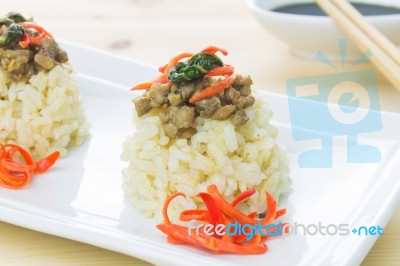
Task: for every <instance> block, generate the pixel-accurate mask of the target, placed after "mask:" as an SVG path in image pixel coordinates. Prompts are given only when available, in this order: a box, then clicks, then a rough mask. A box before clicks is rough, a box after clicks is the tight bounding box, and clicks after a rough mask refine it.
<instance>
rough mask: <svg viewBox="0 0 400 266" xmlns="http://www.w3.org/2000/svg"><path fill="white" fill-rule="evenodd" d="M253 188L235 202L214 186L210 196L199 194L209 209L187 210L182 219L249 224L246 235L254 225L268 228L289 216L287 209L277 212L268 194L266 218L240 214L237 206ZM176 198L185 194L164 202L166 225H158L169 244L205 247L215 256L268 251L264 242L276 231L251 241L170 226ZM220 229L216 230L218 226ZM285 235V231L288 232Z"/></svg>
mask: <svg viewBox="0 0 400 266" xmlns="http://www.w3.org/2000/svg"><path fill="white" fill-rule="evenodd" d="M254 193H255V190H254V189H250V190H247V191H245V192H243V193H241V194H239V195H238V196H237V197H236V198H235V199H234V200H233V201H232V203H229V202H227V201H226V200H225V199H224V198H223V197H222V196H221V194H220V193H219V191H218V189H217V187H216V186H215V185H210V186H209V187H208V188H207V193H205V192H202V193H199V194H198V196H199V197H200V198H201V199H202V201H203V202H204V205H205V206H206V210H185V211H182V212H181V214H180V217H179V218H180V220H181V221H184V222H189V221H192V220H196V221H201V222H207V223H209V224H212V225H214V226H217V225H224V226H226V228H227V226H229V225H232V224H235V223H238V224H240V226H243V228H245V227H244V225H248V226H247V227H246V228H245V229H246V230H245V232H247V233H251V232H250V230H252V228H251V227H250V226H251V225H253V226H254V225H256V224H261V225H263V226H265V227H264V228H268V227H266V226H268V225H269V224H271V223H272V222H274V221H275V220H276V219H277V218H278V217H279V216H282V215H283V214H285V213H286V209H281V210H277V203H276V201H275V199H274V198H273V197H272V195H271V194H270V193H268V192H266V196H267V200H266V201H267V202H266V209H267V211H266V214H265V216H264V218H261V219H256V218H255V217H256V216H257V213H255V212H253V213H250V214H248V215H246V214H245V213H243V212H241V211H239V210H238V209H237V208H236V206H237V205H238V204H239V203H240V202H242V201H244V200H246V199H247V198H249V197H250V196H252V195H253V194H254ZM177 196H185V195H184V194H183V193H182V192H177V193H174V194H172V195H171V196H169V197H168V198H167V199H166V200H165V203H164V207H163V217H164V223H162V224H159V225H157V228H158V229H159V230H161V231H162V232H163V233H165V234H166V235H167V239H168V242H169V243H172V244H189V245H192V246H195V247H200V248H205V249H208V250H211V251H213V252H215V253H234V254H244V255H246V254H247V255H248V254H263V253H265V252H267V249H268V248H267V245H266V244H265V241H266V240H267V238H268V235H272V233H275V232H273V230H274V228H272V229H273V230H272V231H271V230H266V229H264V231H263V232H261V233H262V234H254V235H252V238H251V239H248V238H247V236H248V235H246V234H232V235H231V234H224V235H218V234H213V235H210V234H207V233H206V232H205V231H204V230H205V229H204V227H202V228H200V230H199V229H198V228H196V229H194V228H189V227H186V226H183V225H179V224H174V223H171V221H170V219H169V217H168V213H167V211H168V206H169V204H170V202H171V201H172V200H173V199H174V198H176V197H177ZM215 228H217V227H215ZM285 232H286V231H285Z"/></svg>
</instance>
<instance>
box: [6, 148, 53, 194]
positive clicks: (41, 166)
mask: <svg viewBox="0 0 400 266" xmlns="http://www.w3.org/2000/svg"><path fill="white" fill-rule="evenodd" d="M59 157H60V152H58V151H55V152H53V153H51V154H50V155H49V156H47V157H46V158H44V159H42V160H40V161H38V162H35V161H34V160H33V158H32V156H31V155H30V153H29V152H28V151H26V150H25V149H23V148H21V147H20V146H18V145H15V144H0V186H2V187H5V188H10V189H20V188H23V187H25V186H26V185H28V184H29V182H30V180H31V178H32V176H33V175H34V174H35V173H39V174H41V173H45V172H46V171H47V170H49V168H50V167H52V166H53V165H54V163H55V162H56V161H57V160H58V158H59ZM20 161H22V162H20Z"/></svg>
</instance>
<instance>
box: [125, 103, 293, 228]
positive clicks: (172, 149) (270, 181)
mask: <svg viewBox="0 0 400 266" xmlns="http://www.w3.org/2000/svg"><path fill="white" fill-rule="evenodd" d="M245 111H246V113H247V115H248V117H249V118H250V119H249V121H248V122H247V123H246V124H245V125H243V126H240V127H235V126H233V124H232V123H231V120H230V119H227V120H225V121H218V120H212V119H205V118H203V117H197V118H196V119H195V123H196V130H197V132H196V133H195V134H194V135H193V136H192V137H191V138H190V140H186V139H170V138H169V137H168V136H166V135H165V134H164V130H163V128H162V125H161V121H160V119H159V117H158V115H157V111H156V112H153V111H152V112H150V113H149V114H146V115H144V116H142V117H141V118H137V116H136V114H134V117H135V119H134V120H135V121H134V123H135V125H136V132H135V133H134V134H133V135H132V136H129V137H128V138H127V140H126V141H125V143H124V151H123V153H122V156H121V158H122V159H123V160H124V161H128V162H129V164H128V167H127V168H125V169H124V170H123V176H124V180H123V191H124V194H125V198H126V199H127V201H128V202H129V203H130V204H131V205H132V206H134V207H136V208H138V209H141V210H143V211H144V213H145V215H147V216H153V215H155V216H156V220H158V221H160V220H161V217H160V215H161V209H162V205H163V203H164V200H165V199H166V197H167V196H168V195H170V194H172V193H174V192H176V191H181V192H184V193H185V194H186V195H187V196H189V197H188V199H187V200H186V201H185V200H183V198H181V197H179V199H180V200H176V201H173V202H172V204H171V209H172V211H171V216H172V217H175V218H176V217H177V216H178V213H179V212H180V211H181V210H182V209H183V208H196V205H197V207H199V202H197V197H196V194H197V193H199V192H204V191H206V190H207V186H208V185H210V184H216V185H217V187H218V189H219V190H220V192H221V194H223V195H224V196H225V198H226V199H228V200H232V199H233V198H234V196H236V195H237V194H239V193H240V192H242V191H245V190H247V189H249V188H253V187H254V188H256V190H257V193H256V194H255V195H253V196H252V197H251V198H250V199H249V200H248V201H247V205H244V206H242V208H243V211H246V212H252V211H258V212H262V211H265V191H269V192H270V193H272V194H273V195H274V196H275V198H278V197H279V196H280V195H281V194H282V193H283V192H285V191H286V190H287V189H288V186H289V181H288V176H289V169H288V161H287V158H286V156H285V152H284V150H283V149H282V147H281V146H280V145H278V144H277V142H276V136H277V130H276V128H274V127H273V126H272V125H271V124H270V119H271V117H272V112H271V110H270V109H269V107H268V105H267V104H266V103H264V102H263V101H262V100H260V99H258V100H257V101H256V103H255V104H254V105H253V106H251V107H248V108H247V109H246V110H245ZM134 112H135V111H134ZM194 200H195V201H194ZM174 210H175V211H174Z"/></svg>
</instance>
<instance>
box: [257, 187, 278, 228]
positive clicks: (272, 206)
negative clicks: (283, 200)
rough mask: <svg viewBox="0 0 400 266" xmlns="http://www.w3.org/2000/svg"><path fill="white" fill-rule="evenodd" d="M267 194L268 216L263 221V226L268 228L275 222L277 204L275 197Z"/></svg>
mask: <svg viewBox="0 0 400 266" xmlns="http://www.w3.org/2000/svg"><path fill="white" fill-rule="evenodd" d="M266 194H267V214H266V215H265V217H264V219H262V221H261V224H262V225H263V226H267V225H268V224H270V223H271V222H272V221H273V220H275V217H276V212H277V210H276V209H277V203H276V200H275V199H274V197H273V196H272V195H271V194H270V193H268V192H266Z"/></svg>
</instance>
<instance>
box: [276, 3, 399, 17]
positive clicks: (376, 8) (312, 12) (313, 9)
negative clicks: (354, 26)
mask: <svg viewBox="0 0 400 266" xmlns="http://www.w3.org/2000/svg"><path fill="white" fill-rule="evenodd" d="M352 5H353V6H354V7H355V8H356V9H357V10H358V11H359V12H360V13H361V14H363V15H364V16H381V15H394V14H400V8H396V7H390V6H381V5H374V4H362V3H352ZM272 11H274V12H279V13H286V14H295V15H309V16H326V14H325V13H324V11H322V9H321V8H320V7H319V6H318V5H317V4H315V3H300V4H291V5H285V6H281V7H277V8H274V9H272Z"/></svg>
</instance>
